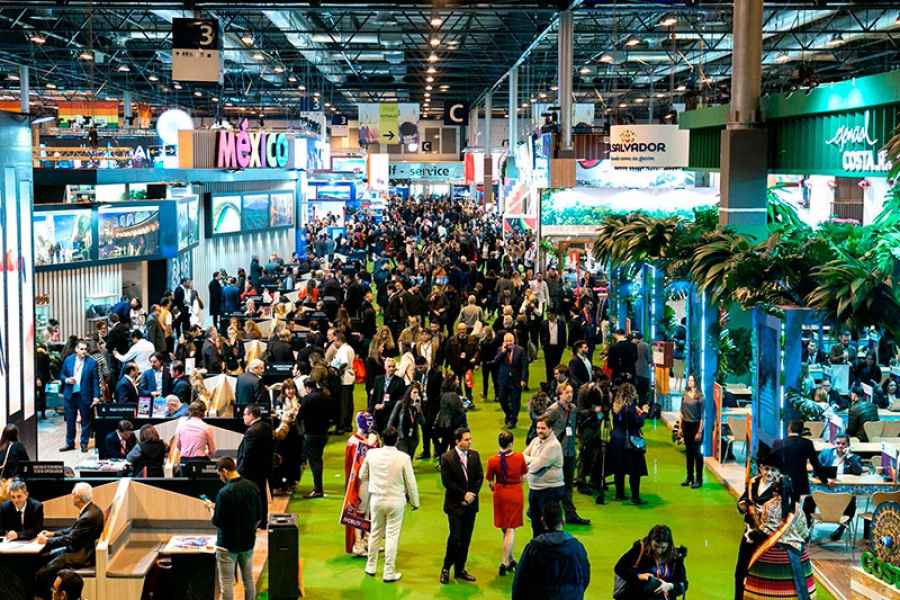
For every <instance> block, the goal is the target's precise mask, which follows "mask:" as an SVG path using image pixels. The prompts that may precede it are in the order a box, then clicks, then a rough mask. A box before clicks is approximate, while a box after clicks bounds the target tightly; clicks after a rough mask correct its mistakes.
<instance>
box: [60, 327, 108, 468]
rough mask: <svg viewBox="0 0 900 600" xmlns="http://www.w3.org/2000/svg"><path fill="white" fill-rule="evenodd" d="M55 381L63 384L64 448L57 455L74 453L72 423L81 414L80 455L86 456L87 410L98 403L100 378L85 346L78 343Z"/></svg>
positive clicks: (88, 414)
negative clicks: (71, 451) (64, 413)
mask: <svg viewBox="0 0 900 600" xmlns="http://www.w3.org/2000/svg"><path fill="white" fill-rule="evenodd" d="M59 378H60V379H61V380H62V383H63V401H64V405H65V409H66V445H65V446H63V447H62V448H60V449H59V451H60V452H66V451H68V450H74V449H75V420H76V419H77V416H78V414H79V413H80V414H81V451H82V452H87V450H88V440H90V439H91V414H92V411H91V406H93V405H94V404H99V403H100V377H99V375H98V372H97V361H95V360H94V359H93V358H91V357H90V356H88V353H87V343H86V342H85V341H83V340H82V341H79V342H78V344H77V345H76V346H75V354H72V355H70V356H68V357H67V358H66V360H64V361H63V365H62V370H61V371H60V376H59Z"/></svg>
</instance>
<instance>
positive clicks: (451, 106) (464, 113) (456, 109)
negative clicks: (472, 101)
mask: <svg viewBox="0 0 900 600" xmlns="http://www.w3.org/2000/svg"><path fill="white" fill-rule="evenodd" d="M469 108H470V105H469V103H468V102H466V101H465V100H444V125H447V126H451V127H452V126H453V125H456V126H458V127H459V126H462V125H465V124H466V123H467V122H468V121H469Z"/></svg>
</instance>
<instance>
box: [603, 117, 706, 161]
mask: <svg viewBox="0 0 900 600" xmlns="http://www.w3.org/2000/svg"><path fill="white" fill-rule="evenodd" d="M690 142H691V135H690V132H688V131H683V130H681V129H679V128H678V125H613V126H612V127H610V130H609V158H610V160H611V161H612V164H613V166H614V167H686V166H687V165H688V159H689V157H690V156H689V155H690Z"/></svg>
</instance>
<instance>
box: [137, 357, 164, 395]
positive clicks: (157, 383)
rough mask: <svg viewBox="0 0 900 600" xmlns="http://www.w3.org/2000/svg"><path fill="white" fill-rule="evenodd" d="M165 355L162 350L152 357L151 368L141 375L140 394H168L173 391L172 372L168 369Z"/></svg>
mask: <svg viewBox="0 0 900 600" xmlns="http://www.w3.org/2000/svg"><path fill="white" fill-rule="evenodd" d="M164 362H165V357H164V356H163V355H162V353H160V352H156V353H154V354H153V355H152V356H151V357H150V367H151V368H150V369H147V370H146V371H144V374H143V376H142V377H141V385H140V386H138V392H140V394H139V395H140V396H150V397H151V398H156V397H158V396H163V397H165V396H168V395H169V394H171V393H172V374H171V373H170V372H169V370H168V369H166V367H165V365H164V364H163V363H164Z"/></svg>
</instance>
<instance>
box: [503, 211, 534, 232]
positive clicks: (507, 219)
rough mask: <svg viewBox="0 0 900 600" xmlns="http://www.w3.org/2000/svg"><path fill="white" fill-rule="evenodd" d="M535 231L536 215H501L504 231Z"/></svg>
mask: <svg viewBox="0 0 900 600" xmlns="http://www.w3.org/2000/svg"><path fill="white" fill-rule="evenodd" d="M535 231H537V217H529V216H528V215H503V232H504V233H509V234H517V233H534V232H535Z"/></svg>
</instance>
